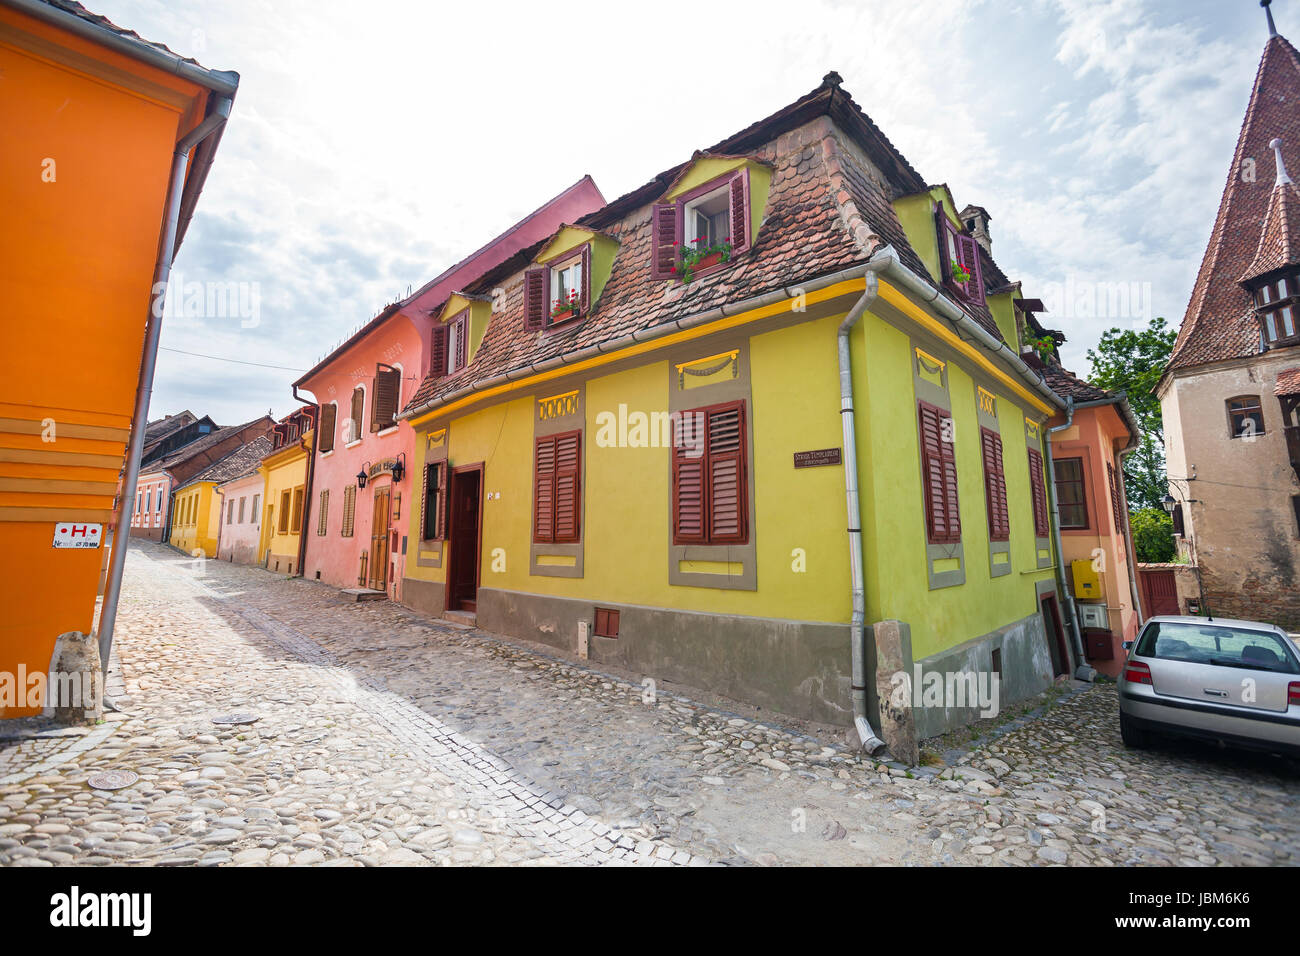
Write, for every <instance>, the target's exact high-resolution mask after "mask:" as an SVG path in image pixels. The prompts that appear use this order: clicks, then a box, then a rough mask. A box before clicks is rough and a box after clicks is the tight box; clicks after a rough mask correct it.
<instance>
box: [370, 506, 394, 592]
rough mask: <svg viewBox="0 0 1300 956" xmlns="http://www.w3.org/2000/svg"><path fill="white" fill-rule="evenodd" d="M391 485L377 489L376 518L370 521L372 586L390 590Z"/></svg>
mask: <svg viewBox="0 0 1300 956" xmlns="http://www.w3.org/2000/svg"><path fill="white" fill-rule="evenodd" d="M388 494H389V486H388V485H384V486H383V487H382V488H376V489H375V511H374V519H373V520H372V521H371V523H370V587H371V588H373V589H374V590H376V591H386V590H388V515H389V509H388Z"/></svg>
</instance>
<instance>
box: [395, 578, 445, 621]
mask: <svg viewBox="0 0 1300 956" xmlns="http://www.w3.org/2000/svg"><path fill="white" fill-rule="evenodd" d="M401 602H402V603H403V604H405V605H406V606H407V607H409V608H411V610H413V611H419V612H420V613H421V614H427V615H429V617H442V612H443V611H444V610H446V608H447V588H446V585H444V584H443V583H442V582H441V581H421V580H420V579H419V578H402V598H401Z"/></svg>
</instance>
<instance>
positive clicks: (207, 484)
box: [168, 481, 221, 558]
mask: <svg viewBox="0 0 1300 956" xmlns="http://www.w3.org/2000/svg"><path fill="white" fill-rule="evenodd" d="M215 487H216V484H215V483H214V482H211V481H200V482H197V483H196V484H193V485H190V486H189V487H187V488H182V489H181V490H180V491H178V492H177V493H176V498H175V505H176V507H177V511H176V518H175V519H174V520H173V521H172V532H171V537H170V538H169V539H168V540H169V541H170V542H171V544H172V546H173V547H176V548H180V549H181V550H182V551H184V552H185V553H186V554H190V555H192V554H194V552H195V550H199V551H202V552H203V555H204V556H205V557H209V558H214V557H216V555H217V528H218V527H219V525H220V521H221V515H220V514H219V513H218V512H219V510H220V508H221V502H220V500H219V499H218V498H217V496H216V494H214V493H213V489H214V488H215Z"/></svg>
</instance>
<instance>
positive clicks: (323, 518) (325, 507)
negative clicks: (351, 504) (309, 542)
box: [316, 489, 330, 535]
mask: <svg viewBox="0 0 1300 956" xmlns="http://www.w3.org/2000/svg"><path fill="white" fill-rule="evenodd" d="M318 507H319V510H320V514H318V515H317V516H316V534H318V535H323V534H324V533H325V528H326V526H327V525H328V524H329V508H330V493H329V490H328V489H326V490H325V491H322V492H321V493H320V505H319V506H318Z"/></svg>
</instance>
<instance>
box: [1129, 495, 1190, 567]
mask: <svg viewBox="0 0 1300 956" xmlns="http://www.w3.org/2000/svg"><path fill="white" fill-rule="evenodd" d="M1128 523H1129V527H1130V528H1131V529H1132V530H1133V555H1134V556H1135V557H1136V558H1137V559H1138V560H1139V561H1153V562H1155V563H1157V564H1163V563H1164V562H1166V561H1172V560H1173V559H1174V555H1175V554H1177V553H1178V547H1177V546H1176V545H1175V544H1174V520H1173V519H1172V518H1171V517H1169V515H1167V514H1165V512H1164V509H1163V508H1143V509H1142V510H1141V511H1135V512H1133V514H1131V515H1129V519H1128Z"/></svg>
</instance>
